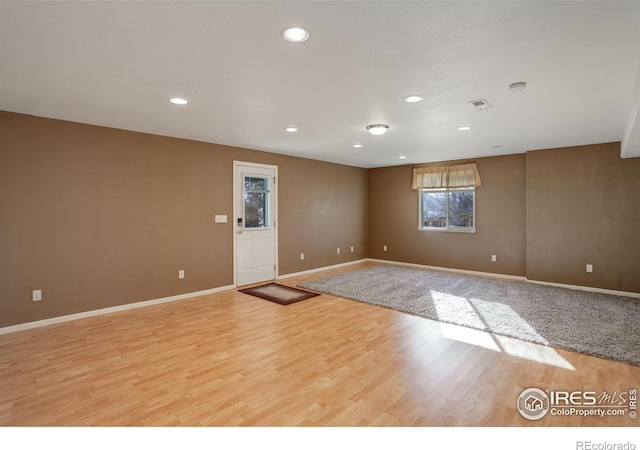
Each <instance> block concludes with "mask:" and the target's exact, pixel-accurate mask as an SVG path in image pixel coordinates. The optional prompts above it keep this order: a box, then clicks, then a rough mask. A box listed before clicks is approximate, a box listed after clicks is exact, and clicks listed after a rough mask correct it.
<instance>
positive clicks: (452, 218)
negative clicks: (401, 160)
mask: <svg viewBox="0 0 640 450" xmlns="http://www.w3.org/2000/svg"><path fill="white" fill-rule="evenodd" d="M477 186H482V181H481V180H480V174H479V173H478V166H477V164H476V163H470V164H459V165H455V166H428V167H416V168H414V169H413V179H412V181H411V187H412V188H413V189H415V190H417V191H418V205H419V206H418V208H419V219H418V220H419V224H418V228H419V229H420V230H442V231H463V232H467V233H475V231H476V218H475V215H476V206H475V196H476V187H477Z"/></svg>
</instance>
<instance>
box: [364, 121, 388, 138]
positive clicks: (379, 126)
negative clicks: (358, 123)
mask: <svg viewBox="0 0 640 450" xmlns="http://www.w3.org/2000/svg"><path fill="white" fill-rule="evenodd" d="M388 129H389V125H385V124H383V123H376V124H373V125H368V126H367V130H369V133H371V134H373V135H374V136H381V135H383V134H385V133H386V132H387V130H388Z"/></svg>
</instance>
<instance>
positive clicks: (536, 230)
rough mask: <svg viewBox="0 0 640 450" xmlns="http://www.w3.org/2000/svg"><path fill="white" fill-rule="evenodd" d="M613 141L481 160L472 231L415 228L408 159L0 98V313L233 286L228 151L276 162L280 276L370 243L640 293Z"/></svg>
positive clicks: (365, 251)
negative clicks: (341, 157)
mask: <svg viewBox="0 0 640 450" xmlns="http://www.w3.org/2000/svg"><path fill="white" fill-rule="evenodd" d="M619 154H620V144H619V143H613V144H601V145H590V146H583V147H574V148H563V149H552V150H540V151H533V152H528V153H527V154H519V155H508V156H499V157H493V158H478V159H476V160H474V161H476V162H477V163H478V169H479V171H480V174H481V177H482V186H481V187H479V188H478V189H477V192H476V229H477V231H476V233H473V234H466V233H444V232H424V231H423V232H420V231H418V229H417V228H418V197H417V192H416V191H413V190H412V189H411V174H412V168H413V166H397V167H387V168H380V169H371V170H368V171H367V170H365V169H358V168H354V167H348V166H342V165H337V164H330V163H325V162H320V161H313V160H307V159H302V158H294V157H288V156H283V155H276V154H271V153H265V152H258V151H254V150H247V149H241V148H234V147H226V146H221V145H215V144H207V143H202V142H195V141H188V140H182V139H174V138H168V137H161V136H154V135H148V134H143V133H135V132H128V131H122V130H115V129H110V128H103V127H96V126H90V125H82V124H77V123H71V122H64V121H59V120H50V119H43V118H37V117H32V116H26V115H20V114H13V113H7V112H0V327H2V326H8V325H13V324H17V323H24V322H30V321H34V320H39V319H45V318H50V317H56V316H61V315H65V314H71V313H76V312H82V311H88V310H94V309H99V308H105V307H109V306H116V305H121V304H126V303H132V302H138V301H143V300H149V299H156V298H163V297H168V296H172V295H177V294H183V293H189V292H196V291H200V290H206V289H211V288H215V287H220V286H227V285H231V284H233V254H232V253H233V241H232V236H233V234H232V233H233V229H232V227H233V220H232V212H233V206H232V179H233V170H232V169H233V161H234V160H240V161H251V162H257V163H264V164H274V165H277V166H278V167H279V227H278V229H279V230H278V233H279V234H278V236H279V253H278V257H279V273H280V274H281V275H283V274H288V273H295V272H299V271H304V270H308V269H313V268H319V267H325V266H329V265H333V264H338V263H343V262H348V261H353V260H358V259H362V258H365V257H371V258H379V259H388V260H395V261H402V262H411V263H418V264H425V265H433V266H442V267H449V268H459V269H467V270H476V271H482V272H493V273H500V274H508V275H520V276H527V277H528V278H529V279H532V280H541V281H551V282H558V283H566V284H575V285H584V286H594V287H603V288H608V289H620V290H624V291H630V292H640V233H638V229H639V228H638V227H639V226H640V201H639V200H638V195H640V159H638V158H635V159H624V160H623V159H620V157H619ZM215 214H226V215H227V216H228V217H229V219H230V220H229V222H228V223H227V224H216V223H214V220H213V218H214V215H215ZM352 245H353V246H354V248H355V252H354V253H351V252H349V251H348V249H349V247H350V246H352ZM384 245H387V247H388V251H387V252H384V251H383V246H384ZM337 247H340V248H341V250H342V252H341V254H340V255H338V254H337V253H336V248H337ZM300 253H304V254H305V260H304V261H300ZM492 254H495V255H497V256H498V260H497V262H495V263H494V262H491V255H492ZM586 264H593V266H594V271H593V273H590V274H588V273H586V272H585V270H584V269H585V265H586ZM179 269H184V270H185V273H186V278H185V279H184V280H179V279H178V277H177V272H178V270H179ZM33 289H42V290H43V296H44V300H43V301H42V302H35V303H34V302H32V301H31V291H32V290H33Z"/></svg>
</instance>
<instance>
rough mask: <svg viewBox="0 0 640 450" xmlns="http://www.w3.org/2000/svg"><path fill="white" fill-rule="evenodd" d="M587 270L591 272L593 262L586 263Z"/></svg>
mask: <svg viewBox="0 0 640 450" xmlns="http://www.w3.org/2000/svg"><path fill="white" fill-rule="evenodd" d="M587 272H589V273H591V272H593V264H587Z"/></svg>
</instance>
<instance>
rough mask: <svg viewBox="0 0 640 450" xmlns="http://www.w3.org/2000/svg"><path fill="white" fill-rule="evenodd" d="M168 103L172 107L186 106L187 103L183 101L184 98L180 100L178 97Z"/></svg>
mask: <svg viewBox="0 0 640 450" xmlns="http://www.w3.org/2000/svg"><path fill="white" fill-rule="evenodd" d="M169 101H170V102H171V103H173V104H174V105H186V104H187V103H189V102H188V101H187V100H185V99H184V98H180V97H173V98H170V99H169Z"/></svg>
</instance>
